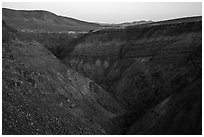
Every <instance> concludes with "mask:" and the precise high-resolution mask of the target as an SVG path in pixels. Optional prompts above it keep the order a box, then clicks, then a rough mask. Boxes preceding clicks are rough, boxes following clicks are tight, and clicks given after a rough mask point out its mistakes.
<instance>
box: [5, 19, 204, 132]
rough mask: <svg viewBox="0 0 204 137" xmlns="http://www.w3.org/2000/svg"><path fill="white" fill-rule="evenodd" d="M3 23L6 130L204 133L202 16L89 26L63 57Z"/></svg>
mask: <svg viewBox="0 0 204 137" xmlns="http://www.w3.org/2000/svg"><path fill="white" fill-rule="evenodd" d="M2 24H3V29H2V30H3V32H2V33H3V44H2V65H3V67H2V115H3V117H2V133H3V134H167V135H168V134H202V97H201V95H202V85H201V83H202V76H201V75H202V59H201V58H202V31H201V30H202V29H201V28H202V21H201V17H193V18H185V19H177V20H170V21H163V22H154V23H150V24H144V25H139V26H128V27H125V28H115V29H114V28H113V29H111V28H108V29H103V30H97V31H92V32H89V33H87V34H84V35H83V36H80V37H78V38H76V39H74V40H72V41H70V43H69V44H68V46H67V48H63V50H61V51H62V52H60V53H59V54H60V57H61V59H62V60H59V59H58V58H56V56H58V52H56V56H54V55H53V54H52V53H51V52H50V51H49V50H48V49H49V48H48V47H49V46H46V45H44V44H45V43H46V42H44V40H42V41H41V40H37V39H38V38H36V39H32V40H30V39H29V38H25V39H24V35H22V34H20V33H19V32H17V31H16V30H15V29H13V28H11V27H9V26H8V25H7V24H6V23H5V22H3V23H2ZM22 37H23V38H22ZM28 37H29V36H28ZM56 41H57V40H56ZM45 47H46V48H48V49H46V48H45ZM70 47H71V48H70Z"/></svg>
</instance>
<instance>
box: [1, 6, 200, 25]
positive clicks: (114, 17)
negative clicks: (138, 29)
mask: <svg viewBox="0 0 204 137" xmlns="http://www.w3.org/2000/svg"><path fill="white" fill-rule="evenodd" d="M2 7H3V8H11V9H16V10H46V11H50V12H53V13H55V14H57V15H61V16H67V17H72V18H75V19H79V20H83V21H88V22H98V23H122V22H132V21H140V20H152V21H160V20H166V19H173V18H180V17H187V16H198V15H199V16H201V15H202V3H201V2H191V3H190V2H169V3H167V2H164V3H162V2H144V3H142V2H126V3H124V2H106V3H99V2H97V3H94V2H84V3H83V2H78V3H74V2H68V3H65V2H64V3H63V2H61V3H60V2H50V3H48V2H46V3H45V2H3V3H2Z"/></svg>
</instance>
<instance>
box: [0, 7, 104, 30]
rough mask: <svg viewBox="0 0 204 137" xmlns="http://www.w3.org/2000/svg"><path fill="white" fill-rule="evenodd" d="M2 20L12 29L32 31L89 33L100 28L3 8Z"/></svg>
mask: <svg viewBox="0 0 204 137" xmlns="http://www.w3.org/2000/svg"><path fill="white" fill-rule="evenodd" d="M2 19H3V20H4V21H5V22H6V23H7V24H8V25H9V26H11V27H13V28H16V29H24V30H32V31H35V30H37V31H39V30H40V31H50V32H61V31H89V30H94V29H98V28H99V27H100V25H99V24H97V23H90V22H85V21H80V20H76V19H73V18H68V17H63V16H58V15H56V14H54V13H51V12H48V11H43V10H33V11H26V10H12V9H7V8H3V9H2Z"/></svg>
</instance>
